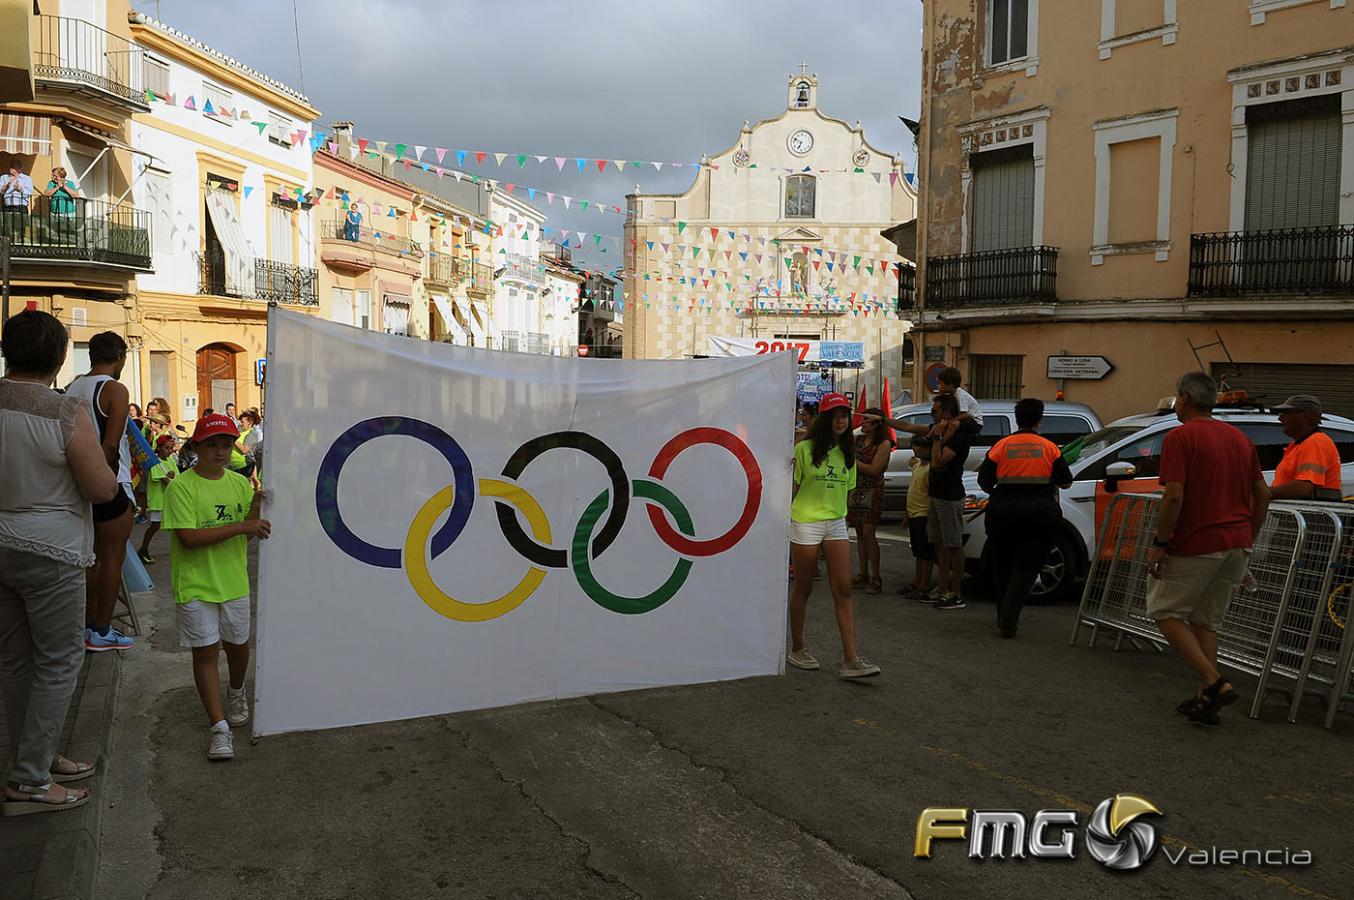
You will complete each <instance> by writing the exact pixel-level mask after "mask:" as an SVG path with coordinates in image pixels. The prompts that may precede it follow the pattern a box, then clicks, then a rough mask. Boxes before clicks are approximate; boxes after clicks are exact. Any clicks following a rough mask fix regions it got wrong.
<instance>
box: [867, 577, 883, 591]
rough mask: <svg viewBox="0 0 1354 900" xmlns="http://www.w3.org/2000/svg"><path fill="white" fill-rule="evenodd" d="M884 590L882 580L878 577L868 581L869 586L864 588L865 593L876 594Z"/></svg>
mask: <svg viewBox="0 0 1354 900" xmlns="http://www.w3.org/2000/svg"><path fill="white" fill-rule="evenodd" d="M883 590H884V582H883V581H881V580H880V579H878V578H875V579H872V580H871V581H870V586H869V587H867V588H866V589H865V593H867V594H878V593H880V592H882V591H883Z"/></svg>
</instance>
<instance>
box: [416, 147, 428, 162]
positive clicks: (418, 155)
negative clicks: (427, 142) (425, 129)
mask: <svg viewBox="0 0 1354 900" xmlns="http://www.w3.org/2000/svg"><path fill="white" fill-rule="evenodd" d="M427 152H428V148H427V147H420V146H418V145H417V144H415V145H414V159H416V160H418V161H419V162H422V161H423V154H424V153H427Z"/></svg>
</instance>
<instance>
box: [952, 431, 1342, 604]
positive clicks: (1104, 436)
mask: <svg viewBox="0 0 1354 900" xmlns="http://www.w3.org/2000/svg"><path fill="white" fill-rule="evenodd" d="M1213 415H1214V417H1216V418H1218V419H1221V420H1222V421H1224V422H1228V423H1231V424H1232V425H1235V426H1236V427H1238V428H1240V429H1241V430H1242V432H1243V433H1245V435H1246V436H1247V437H1249V438H1250V439H1251V440H1252V441H1253V442H1254V443H1255V448H1256V450H1257V451H1259V455H1260V468H1261V469H1263V470H1264V473H1265V480H1267V481H1273V479H1274V470H1275V468H1277V467H1278V465H1279V460H1281V459H1282V458H1283V450H1284V447H1286V446H1287V445H1288V443H1289V438H1288V436H1287V435H1285V434H1284V433H1283V428H1282V427H1281V426H1280V425H1279V420H1278V416H1277V415H1276V414H1275V413H1272V412H1268V411H1266V410H1264V409H1262V408H1257V407H1256V406H1250V407H1235V408H1227V407H1219V408H1217V409H1215V410H1214V412H1213ZM1179 424H1180V422H1179V420H1177V419H1176V417H1175V413H1174V412H1173V411H1172V410H1171V409H1170V408H1169V407H1167V408H1163V409H1161V410H1158V411H1157V412H1154V413H1148V414H1145V415H1136V416H1128V417H1127V418H1123V419H1116V420H1115V421H1113V422H1111V423H1110V424H1109V425H1107V426H1106V427H1104V428H1102V429H1100V430H1099V431H1096V432H1095V433H1094V434H1089V435H1086V436H1085V437H1083V438H1080V439H1078V440H1075V441H1073V442H1071V443H1070V444H1068V445H1067V446H1065V447H1064V448H1063V456H1064V457H1065V458H1066V459H1067V461H1068V463H1069V464H1070V465H1071V468H1072V477H1073V483H1072V487H1071V488H1069V489H1068V490H1065V491H1061V492H1060V494H1061V500H1062V512H1063V531H1062V534H1061V535H1060V536H1059V538H1058V543H1057V545H1056V546H1054V548H1053V551H1052V552H1051V553H1050V554H1049V558H1048V562H1047V563H1045V565H1044V569H1043V571H1042V572H1040V573H1039V578H1038V581H1037V582H1036V584H1035V586H1034V590H1033V591H1032V592H1031V600H1036V601H1038V600H1042V601H1044V602H1056V601H1059V600H1065V599H1069V598H1071V597H1073V596H1074V593H1075V591H1076V585H1077V580H1078V579H1079V578H1082V577H1084V576H1085V575H1086V573H1087V571H1088V570H1089V569H1090V558H1091V551H1092V550H1093V549H1094V548H1095V543H1096V529H1097V526H1098V524H1099V514H1098V513H1097V511H1096V506H1097V503H1096V501H1097V498H1100V499H1101V502H1102V506H1103V503H1104V499H1105V490H1104V488H1105V484H1106V482H1107V480H1112V481H1113V482H1114V487H1115V489H1116V490H1122V491H1130V492H1133V493H1148V492H1151V491H1156V490H1160V488H1161V482H1160V481H1159V480H1158V479H1157V476H1158V474H1159V473H1160V471H1161V441H1162V439H1163V438H1164V437H1165V436H1166V432H1168V431H1170V430H1171V429H1172V428H1175V427H1177V426H1178V425H1179ZM1321 427H1322V429H1323V430H1324V431H1326V433H1327V434H1329V435H1330V436H1331V439H1332V440H1333V441H1335V446H1336V447H1337V448H1338V449H1339V451H1340V462H1341V467H1340V476H1341V481H1342V482H1343V484H1344V485H1345V489H1346V492H1348V491H1349V489H1350V488H1351V487H1354V420H1351V419H1347V418H1345V417H1343V416H1334V415H1327V416H1326V417H1325V418H1324V419H1322V421H1321ZM965 485H966V491H967V495H968V496H967V499H966V501H965V516H964V555H965V556H966V557H967V561H968V568H970V569H971V570H972V571H975V572H979V573H982V572H985V571H986V561H985V559H984V550H985V545H986V542H987V529H986V526H985V524H984V521H983V512H984V510H985V509H986V506H987V495H986V494H985V493H984V492H983V490H982V489H981V488H979V487H978V481H977V477H976V476H974V475H966V476H965Z"/></svg>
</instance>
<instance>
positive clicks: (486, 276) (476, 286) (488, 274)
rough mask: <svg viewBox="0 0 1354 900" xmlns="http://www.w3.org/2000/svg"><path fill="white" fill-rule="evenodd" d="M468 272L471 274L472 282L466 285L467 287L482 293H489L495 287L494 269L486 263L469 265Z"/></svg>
mask: <svg viewBox="0 0 1354 900" xmlns="http://www.w3.org/2000/svg"><path fill="white" fill-rule="evenodd" d="M466 273H467V274H468V275H469V276H470V282H469V283H468V284H467V285H466V288H467V289H469V290H472V291H478V292H479V293H481V294H487V293H489V292H490V291H492V290H493V289H494V271H493V269H491V268H489V267H488V266H486V265H485V264H484V263H474V264H473V265H467V266H466Z"/></svg>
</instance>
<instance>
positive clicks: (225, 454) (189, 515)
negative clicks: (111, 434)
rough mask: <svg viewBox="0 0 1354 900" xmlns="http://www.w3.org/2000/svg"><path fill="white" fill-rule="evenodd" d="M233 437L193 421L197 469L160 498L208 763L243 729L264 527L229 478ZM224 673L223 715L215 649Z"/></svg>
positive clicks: (249, 493) (216, 422) (233, 431)
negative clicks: (255, 561)
mask: <svg viewBox="0 0 1354 900" xmlns="http://www.w3.org/2000/svg"><path fill="white" fill-rule="evenodd" d="M239 436H240V432H239V429H238V428H236V426H235V423H234V422H233V421H231V419H230V417H229V416H223V415H217V414H213V415H208V416H203V417H202V418H201V419H198V422H197V427H196V428H195V429H194V430H193V438H192V441H191V442H190V446H191V447H192V449H193V450H194V451H195V452H196V453H197V464H196V465H195V466H194V467H193V468H192V469H190V470H188V471H187V472H184V473H183V474H182V475H180V476H178V477H177V478H175V479H174V480H173V481H171V482H170V484H169V487H168V489H167V490H166V491H165V511H164V528H165V529H166V530H167V531H169V532H171V534H170V545H169V548H170V556H169V559H170V567H171V575H172V580H173V584H174V604H175V612H176V618H177V619H178V623H179V636H180V640H181V642H182V644H183V646H185V647H189V648H191V649H192V651H193V681H194V682H195V683H196V685H197V691H198V696H199V697H200V698H201V699H202V706H203V708H204V709H205V710H206V712H207V722H208V723H209V725H210V726H211V733H210V739H209V743H208V747H207V758H208V759H231V758H233V757H234V756H235V748H234V742H233V740H232V738H231V734H230V726H232V725H236V726H241V725H244V724H246V723H247V722H248V721H249V701H248V699H247V698H246V697H245V687H244V679H245V672H246V671H247V669H248V668H249V570H248V561H247V559H248V558H247V551H248V541H249V539H250V538H259V539H265V538H267V537H268V535H269V533H270V532H271V530H272V526H271V524H270V523H269V522H268V521H267V520H266V519H262V518H260V517H259V504H260V501H261V500H262V497H263V494H262V492H259V493H255V492H254V489H253V488H252V487H251V486H250V484H249V481H248V479H246V478H245V477H244V476H242V475H240V474H238V473H236V472H231V471H229V470H228V468H227V466H228V465H229V463H230V456H231V451H232V450H233V449H234V447H235V442H236V440H238V439H239ZM223 645H224V646H225V650H226V663H227V665H228V667H229V670H230V685H229V688H228V690H227V703H228V706H229V710H228V711H227V710H226V709H224V708H223V706H222V703H221V675H220V672H219V671H218V664H219V661H220V654H221V648H222V646H223Z"/></svg>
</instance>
